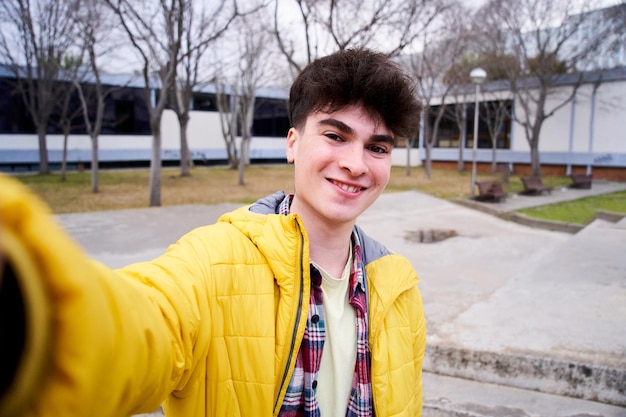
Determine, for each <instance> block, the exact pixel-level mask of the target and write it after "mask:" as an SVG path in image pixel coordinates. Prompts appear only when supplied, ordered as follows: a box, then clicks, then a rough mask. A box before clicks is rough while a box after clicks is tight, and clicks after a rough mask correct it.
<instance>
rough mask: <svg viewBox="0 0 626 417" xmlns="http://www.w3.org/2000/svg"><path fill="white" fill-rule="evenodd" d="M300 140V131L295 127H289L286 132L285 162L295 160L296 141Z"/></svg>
mask: <svg viewBox="0 0 626 417" xmlns="http://www.w3.org/2000/svg"><path fill="white" fill-rule="evenodd" d="M299 140H300V132H298V130H297V129H296V128H295V127H292V128H291V129H289V132H287V149H286V154H287V162H289V163H290V164H293V163H294V162H295V161H296V153H297V152H296V151H297V147H298V142H299Z"/></svg>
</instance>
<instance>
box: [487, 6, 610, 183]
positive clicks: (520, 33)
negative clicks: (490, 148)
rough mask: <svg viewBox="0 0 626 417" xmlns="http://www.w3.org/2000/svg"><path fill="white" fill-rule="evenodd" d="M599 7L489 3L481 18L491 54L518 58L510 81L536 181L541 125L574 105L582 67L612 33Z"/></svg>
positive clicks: (539, 170) (539, 164)
mask: <svg viewBox="0 0 626 417" xmlns="http://www.w3.org/2000/svg"><path fill="white" fill-rule="evenodd" d="M596 6H597V3H596V2H595V0H584V1H582V2H580V1H576V0H561V1H552V0H520V1H519V2H508V1H504V0H491V1H489V2H488V3H487V4H485V5H484V7H483V8H482V9H481V10H479V11H478V12H477V21H478V22H479V24H478V27H479V28H480V29H482V30H483V33H484V36H483V39H482V44H483V45H485V46H486V47H487V48H488V50H489V52H490V53H492V54H494V55H495V56H498V55H499V56H502V55H505V54H508V55H512V56H514V57H517V58H518V63H517V65H515V66H508V68H507V78H508V80H509V82H510V88H511V91H512V93H513V94H514V96H515V98H516V100H515V104H514V105H515V106H516V108H515V112H514V117H515V121H516V122H517V123H519V124H520V125H521V126H522V128H523V129H524V132H525V136H526V140H527V142H528V144H529V147H530V159H531V165H532V172H533V175H534V176H540V175H541V163H540V157H539V138H540V133H541V129H542V126H543V123H544V122H545V121H546V119H548V118H550V117H551V116H553V115H554V114H555V113H556V112H557V111H558V110H559V109H561V108H563V107H564V106H566V105H567V104H568V103H570V102H571V101H572V100H573V99H574V97H575V95H576V92H577V90H578V88H579V87H580V85H581V82H582V72H581V71H580V70H581V68H582V66H588V65H590V62H594V60H593V57H594V53H595V52H597V51H598V50H599V48H601V47H602V45H603V42H604V40H605V39H606V38H607V37H608V35H609V34H611V33H613V31H614V25H613V24H611V22H609V24H607V22H605V21H604V19H603V15H602V12H595V13H594V12H593V10H594V8H595V7H596ZM590 60H591V61H590ZM568 86H569V87H568Z"/></svg>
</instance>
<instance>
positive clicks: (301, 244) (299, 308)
mask: <svg viewBox="0 0 626 417" xmlns="http://www.w3.org/2000/svg"><path fill="white" fill-rule="evenodd" d="M296 225H297V226H298V230H300V225H299V224H298V222H297V221H296ZM303 252H304V236H303V235H302V232H301V231H300V296H299V297H298V311H297V313H296V322H295V324H294V329H293V332H292V336H291V346H290V348H289V355H288V357H287V364H286V366H285V371H284V372H283V376H282V379H281V381H280V388H279V389H278V396H277V397H276V399H275V401H274V412H273V414H274V415H275V416H277V415H278V414H277V409H278V405H279V404H278V399H279V398H280V393H281V392H282V390H283V387H284V386H285V383H286V382H287V381H286V380H287V374H288V373H289V368H290V367H291V360H292V358H293V351H294V349H295V345H296V339H297V334H298V325H299V323H300V316H301V315H302V302H303V300H304V296H303V291H304V267H303V265H302V262H303V260H302V259H303V257H304V253H303ZM279 411H280V410H279Z"/></svg>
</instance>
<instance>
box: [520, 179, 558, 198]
mask: <svg viewBox="0 0 626 417" xmlns="http://www.w3.org/2000/svg"><path fill="white" fill-rule="evenodd" d="M521 180H522V184H524V190H523V191H522V192H520V194H524V195H541V194H543V193H548V194H550V193H551V192H552V187H548V186H547V185H543V182H542V181H541V178H539V177H527V178H523V177H522V178H521Z"/></svg>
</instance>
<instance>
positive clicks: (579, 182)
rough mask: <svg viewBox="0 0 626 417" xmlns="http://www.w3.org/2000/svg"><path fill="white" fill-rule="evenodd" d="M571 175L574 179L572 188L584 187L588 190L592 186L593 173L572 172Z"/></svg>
mask: <svg viewBox="0 0 626 417" xmlns="http://www.w3.org/2000/svg"><path fill="white" fill-rule="evenodd" d="M569 177H570V178H571V179H572V184H570V188H584V189H586V190H588V189H590V188H591V179H592V178H591V174H589V175H588V174H572V175H570V176H569Z"/></svg>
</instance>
